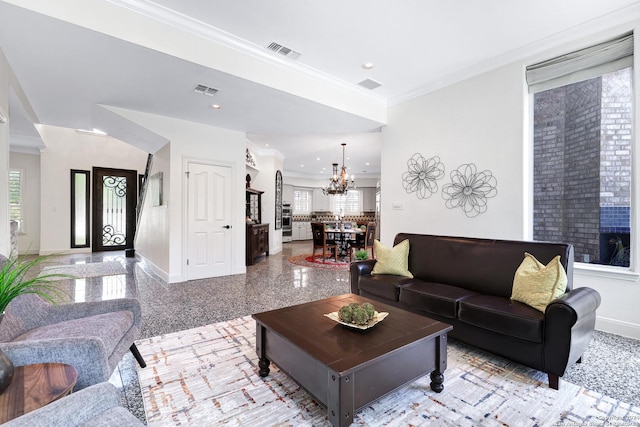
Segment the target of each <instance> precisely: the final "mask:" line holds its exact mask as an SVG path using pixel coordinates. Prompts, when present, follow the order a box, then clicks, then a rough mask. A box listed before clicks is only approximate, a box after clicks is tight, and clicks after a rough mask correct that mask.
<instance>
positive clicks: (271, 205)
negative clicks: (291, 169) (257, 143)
mask: <svg viewBox="0 0 640 427" xmlns="http://www.w3.org/2000/svg"><path fill="white" fill-rule="evenodd" d="M251 150H252V152H253V153H254V154H256V157H257V159H256V167H257V169H258V170H259V171H258V173H257V174H256V175H255V177H254V178H253V179H252V180H251V188H253V189H256V190H260V191H264V193H263V194H262V214H261V216H262V223H263V224H264V223H269V255H271V254H277V253H278V252H282V228H280V229H279V230H276V229H275V226H276V210H275V203H276V171H278V170H279V171H280V172H282V160H283V159H282V156H281V155H279V153H275V152H273V150H265V152H263V153H260V152H259V151H258V150H255V149H253V148H251Z"/></svg>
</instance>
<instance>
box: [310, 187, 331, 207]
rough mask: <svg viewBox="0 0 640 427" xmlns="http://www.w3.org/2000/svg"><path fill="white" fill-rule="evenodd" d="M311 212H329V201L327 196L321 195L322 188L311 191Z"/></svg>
mask: <svg viewBox="0 0 640 427" xmlns="http://www.w3.org/2000/svg"><path fill="white" fill-rule="evenodd" d="M311 200H312V206H311V210H312V211H314V212H328V211H331V200H330V199H329V196H326V195H325V194H323V193H322V188H314V189H313V198H312V199H311Z"/></svg>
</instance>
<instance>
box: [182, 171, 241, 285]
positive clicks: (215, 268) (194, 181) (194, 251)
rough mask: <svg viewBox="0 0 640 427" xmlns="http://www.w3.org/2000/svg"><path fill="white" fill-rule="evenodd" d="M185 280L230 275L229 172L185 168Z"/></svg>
mask: <svg viewBox="0 0 640 427" xmlns="http://www.w3.org/2000/svg"><path fill="white" fill-rule="evenodd" d="M187 172H188V173H187V174H186V175H187V178H186V179H187V185H188V192H187V197H188V199H189V200H188V203H187V211H188V213H187V217H188V225H187V226H188V231H187V257H188V258H187V278H188V279H189V280H192V279H203V278H207V277H216V276H226V275H230V274H231V265H232V262H231V242H232V239H231V236H232V231H233V230H232V228H231V197H230V196H231V194H230V191H231V168H230V167H224V166H214V165H208V164H203V163H194V162H189V163H188V164H187Z"/></svg>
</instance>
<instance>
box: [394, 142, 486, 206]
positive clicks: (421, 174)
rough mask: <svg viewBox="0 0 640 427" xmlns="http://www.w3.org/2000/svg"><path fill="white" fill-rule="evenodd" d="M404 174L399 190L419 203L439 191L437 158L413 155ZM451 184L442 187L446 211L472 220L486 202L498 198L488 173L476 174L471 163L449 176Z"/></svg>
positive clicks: (441, 167)
mask: <svg viewBox="0 0 640 427" xmlns="http://www.w3.org/2000/svg"><path fill="white" fill-rule="evenodd" d="M407 169H408V170H407V171H405V172H404V173H403V174H402V186H403V187H404V189H405V191H406V192H407V193H409V194H411V193H416V196H417V197H418V199H428V198H429V197H431V196H432V195H433V194H434V193H436V192H437V191H438V182H437V181H438V180H439V179H441V178H442V177H443V176H444V172H445V167H444V164H443V163H442V162H441V161H440V157H438V156H434V157H431V158H429V159H425V158H424V157H423V156H422V155H421V154H418V153H416V154H414V155H413V156H411V158H410V159H409V160H407ZM449 176H450V178H451V182H450V183H448V184H445V185H443V186H442V197H443V198H444V200H445V206H446V207H447V208H449V209H455V208H460V209H462V211H463V212H464V214H465V215H466V216H467V217H469V218H473V217H476V216H478V215H480V214H482V213H485V212H486V211H487V199H488V198H491V197H495V196H496V195H497V194H498V190H497V189H496V187H497V181H496V178H495V177H494V176H493V173H492V172H491V171H489V170H484V171H482V172H478V168H477V167H476V165H475V164H474V163H466V164H463V165H461V166H460V167H458V168H457V169H455V170H454V171H452V172H451V173H450V174H449Z"/></svg>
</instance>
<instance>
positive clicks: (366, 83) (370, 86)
mask: <svg viewBox="0 0 640 427" xmlns="http://www.w3.org/2000/svg"><path fill="white" fill-rule="evenodd" d="M358 84H359V85H360V86H362V87H366V88H367V89H375V88H377V87H380V86H382V83H378V82H377V81H375V80H371V79H366V80H363V81H361V82H360V83H358Z"/></svg>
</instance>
